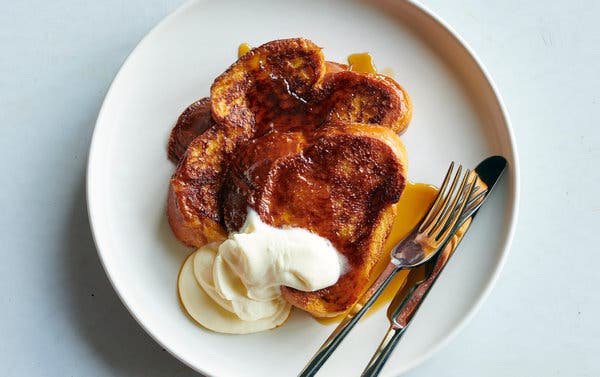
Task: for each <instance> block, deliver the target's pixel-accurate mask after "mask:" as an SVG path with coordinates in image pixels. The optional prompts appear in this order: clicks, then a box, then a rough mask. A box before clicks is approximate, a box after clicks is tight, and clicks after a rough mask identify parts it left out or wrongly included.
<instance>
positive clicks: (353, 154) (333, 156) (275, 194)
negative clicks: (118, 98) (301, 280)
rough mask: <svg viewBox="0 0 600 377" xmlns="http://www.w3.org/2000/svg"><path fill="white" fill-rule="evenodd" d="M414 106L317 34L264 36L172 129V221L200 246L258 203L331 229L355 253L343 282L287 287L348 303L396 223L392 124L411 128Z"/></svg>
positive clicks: (324, 307)
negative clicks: (334, 57) (340, 59)
mask: <svg viewBox="0 0 600 377" xmlns="http://www.w3.org/2000/svg"><path fill="white" fill-rule="evenodd" d="M209 106H210V114H208V113H209V111H208V109H207V108H208V107H209ZM411 111H412V110H411V104H410V100H409V97H408V96H407V95H406V93H405V92H404V90H403V89H402V88H401V87H400V86H399V85H398V84H397V83H395V81H393V80H392V79H389V78H386V77H384V76H380V75H372V74H361V73H356V72H351V71H348V66H346V65H344V64H338V63H333V62H326V61H325V60H324V58H323V55H322V52H321V49H320V48H319V47H318V46H316V45H315V44H313V43H312V42H310V41H308V40H305V39H285V40H278V41H273V42H269V43H267V44H264V45H262V46H260V47H257V48H255V49H253V50H251V51H249V52H248V53H246V54H244V55H243V56H242V57H240V58H239V59H238V61H237V62H235V63H234V64H233V65H232V66H231V67H230V68H229V69H228V70H227V71H225V72H224V73H223V74H222V75H221V76H219V77H218V78H217V79H215V81H214V83H213V85H212V87H211V96H210V101H209V102H207V100H206V99H202V100H200V101H198V102H196V103H194V104H192V105H191V106H190V107H189V108H188V109H187V110H186V111H185V112H184V113H183V114H182V115H181V117H180V119H179V120H178V122H177V124H176V126H175V129H174V130H173V132H172V135H171V140H170V141H169V158H171V160H173V161H177V160H180V162H179V165H178V166H177V169H176V171H175V173H174V174H173V176H172V177H171V181H170V187H169V195H168V200H167V215H168V218H169V224H170V226H171V228H172V229H173V232H174V233H175V235H176V236H177V238H178V239H180V240H181V241H182V242H184V243H186V244H188V245H190V246H196V247H200V246H202V245H204V244H206V243H208V242H214V241H221V240H223V239H225V238H226V237H227V232H228V231H233V230H237V229H239V227H240V226H241V225H242V223H243V222H244V219H245V217H246V209H247V207H248V206H251V207H253V208H254V209H256V211H257V212H258V213H259V215H260V216H261V218H262V219H263V221H265V222H267V223H269V224H271V225H274V226H300V227H304V228H307V229H309V230H311V231H313V232H315V233H317V234H320V235H322V236H324V237H326V238H328V239H330V240H331V241H332V243H333V244H334V245H335V246H336V248H338V250H339V251H340V252H341V253H343V254H344V255H345V256H346V258H347V260H348V266H347V267H348V269H347V272H346V274H344V275H343V276H342V277H341V278H340V280H339V281H338V283H336V284H335V285H334V286H332V287H329V288H326V289H323V290H320V291H317V292H300V291H296V290H293V289H290V288H283V289H282V292H283V294H284V296H285V297H286V299H287V300H288V301H290V302H291V303H292V304H293V305H295V306H297V307H300V308H302V309H304V310H307V311H309V312H311V313H313V314H314V315H316V316H332V315H335V314H337V313H340V312H343V311H344V310H345V309H346V308H347V307H349V306H350V305H351V304H352V303H353V302H354V301H355V300H356V298H357V297H358V295H359V294H360V293H361V291H362V290H363V289H364V288H365V287H364V285H365V284H366V282H367V280H368V276H369V274H370V271H371V268H372V266H373V265H374V264H375V262H376V261H377V259H378V258H379V255H380V252H381V247H382V245H383V242H384V241H385V239H386V237H387V235H388V233H389V229H390V226H391V223H392V219H393V216H394V211H395V203H396V202H397V201H398V199H399V197H400V194H401V192H402V190H403V187H404V180H405V177H406V153H405V151H404V148H403V146H402V144H401V142H400V141H399V139H398V137H397V135H395V133H394V132H402V131H404V129H405V128H406V126H407V125H408V122H409V120H410V116H411ZM186 113H187V114H186ZM188 144H189V145H188ZM186 146H187V149H185V148H186ZM184 149H185V153H182V151H183V150H184Z"/></svg>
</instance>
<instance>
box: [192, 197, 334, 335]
mask: <svg viewBox="0 0 600 377" xmlns="http://www.w3.org/2000/svg"><path fill="white" fill-rule="evenodd" d="M343 266H344V258H343V256H342V255H340V254H339V253H338V252H337V250H336V249H335V247H334V246H333V245H332V244H331V242H330V241H329V240H327V239H326V238H324V237H321V236H319V235H317V234H315V233H311V232H310V231H308V230H306V229H303V228H291V227H290V228H275V227H272V226H270V225H268V224H265V223H264V222H262V221H261V219H260V217H259V215H258V214H257V213H256V211H254V210H253V209H250V208H249V209H248V214H247V217H246V221H245V223H244V225H243V226H242V228H241V229H240V231H239V232H238V233H232V234H230V235H229V238H228V239H227V240H225V241H224V242H222V243H221V244H215V243H212V244H208V245H205V246H203V247H201V248H200V249H198V251H197V252H196V256H195V257H194V268H193V270H194V275H195V277H196V280H197V282H198V283H199V285H200V286H201V287H202V288H203V290H204V291H205V292H206V294H207V295H208V296H210V297H211V298H212V300H213V301H214V302H215V303H217V304H218V305H219V306H220V307H221V308H223V309H225V310H227V311H228V312H231V313H234V314H235V315H236V316H237V317H239V319H241V320H243V321H257V320H261V319H266V318H271V317H278V318H280V317H281V312H282V311H283V310H286V309H287V311H288V312H289V310H290V305H289V304H288V303H287V302H286V301H285V300H284V299H283V297H282V296H281V291H280V287H281V286H282V285H284V286H287V287H292V288H295V289H298V290H301V291H316V290H319V289H322V288H326V287H329V286H331V285H333V284H335V283H336V282H337V280H338V279H339V277H340V275H341V274H342V273H343ZM286 317H287V316H286ZM207 327H209V328H210V326H207Z"/></svg>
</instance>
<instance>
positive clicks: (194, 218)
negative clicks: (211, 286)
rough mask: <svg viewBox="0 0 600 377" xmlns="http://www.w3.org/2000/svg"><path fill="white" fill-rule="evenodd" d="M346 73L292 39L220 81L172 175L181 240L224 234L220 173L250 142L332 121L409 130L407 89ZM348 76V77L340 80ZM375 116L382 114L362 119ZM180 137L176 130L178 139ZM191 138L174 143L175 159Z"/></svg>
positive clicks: (171, 202)
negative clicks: (202, 125) (207, 115)
mask: <svg viewBox="0 0 600 377" xmlns="http://www.w3.org/2000/svg"><path fill="white" fill-rule="evenodd" d="M347 68H348V67H347V66H345V65H343V64H338V63H332V62H325V60H324V58H323V54H322V53H321V49H320V48H319V47H318V46H316V45H315V44H314V43H312V42H310V41H308V40H306V39H301V38H295V39H284V40H277V41H272V42H269V43H266V44H264V45H262V46H260V47H257V48H255V49H252V50H251V51H249V52H248V53H246V54H244V55H243V56H242V57H240V58H239V59H238V61H237V62H235V63H234V64H233V65H232V66H231V67H230V68H229V69H228V70H227V71H225V72H224V73H223V74H222V75H221V76H219V77H218V78H217V79H215V81H214V83H213V85H212V87H211V97H210V102H211V114H212V119H213V120H214V122H215V124H214V125H212V126H211V127H210V128H209V129H208V130H206V131H204V132H203V133H201V134H199V136H198V137H197V138H195V139H194V140H193V141H192V142H191V143H190V144H189V146H188V148H187V150H186V153H185V154H184V156H183V157H181V162H180V164H179V165H178V167H177V170H176V171H175V173H174V174H173V176H172V178H171V183H170V187H169V195H168V200H167V214H168V218H169V224H170V225H171V228H172V229H173V232H174V233H175V235H176V236H177V238H179V239H180V240H181V241H182V242H184V243H186V244H188V245H191V246H202V245H203V244H205V243H207V242H212V241H218V240H221V239H223V238H224V237H225V236H226V233H225V230H224V228H223V221H222V218H221V214H220V211H219V200H218V192H219V190H220V187H221V184H222V181H223V173H224V171H225V170H226V168H227V165H228V164H229V161H230V159H231V156H232V155H233V154H234V152H235V150H236V148H237V147H238V146H239V145H241V144H243V143H244V142H246V141H248V140H250V139H252V138H255V137H258V136H260V135H262V134H264V133H266V132H271V131H272V130H279V131H283V130H294V129H296V130H299V129H301V130H308V129H312V128H317V127H320V126H322V124H323V123H324V122H327V121H328V120H331V119H338V120H340V121H346V120H353V121H360V122H365V123H370V122H373V123H375V124H379V125H381V126H385V127H390V128H392V129H395V130H399V129H401V128H402V127H405V123H406V122H407V120H408V119H409V118H410V113H411V108H410V101H409V99H408V96H406V95H404V92H402V93H403V96H400V92H401V91H399V90H398V89H397V88H398V86H397V84H394V83H392V82H393V80H391V81H386V80H381V79H380V78H378V76H377V75H362V76H361V74H353V72H348V71H347ZM348 73H350V74H351V75H350V78H344V77H345V76H344V77H342V78H340V79H335V77H336V76H337V75H341V74H348ZM357 75H358V76H357ZM355 76H357V77H355ZM360 77H362V79H361V78H360ZM386 82H387V83H388V85H387V86H386V84H385V83H386ZM353 90H357V91H358V90H361V94H360V99H361V101H360V103H359V104H358V105H357V106H348V105H346V104H348V103H352V101H351V99H352V98H354V96H355V93H354V92H353ZM369 95H372V96H373V98H374V99H380V98H383V99H385V106H382V107H381V108H380V109H379V110H377V109H375V110H374V107H373V105H372V104H369V103H368V98H369ZM394 95H396V96H397V97H394ZM192 106H193V105H192ZM372 113H373V114H375V113H376V114H377V115H376V116H371V115H370V116H368V117H366V116H365V115H364V114H372ZM182 116H183V115H182ZM184 119H186V117H184ZM398 119H400V121H398ZM206 122H209V121H208V120H206ZM388 122H390V123H388ZM179 123H180V122H178V124H179ZM183 123H185V122H183ZM185 124H187V123H185ZM176 128H177V126H176ZM182 128H183V127H182ZM189 128H190V129H192V128H193V127H189ZM185 129H186V130H187V129H188V128H185ZM178 132H179V131H176V130H174V133H175V135H178ZM179 133H181V132H179ZM186 135H187V134H186ZM189 139H190V137H187V136H186V137H181V138H175V140H177V141H176V142H175V141H174V142H173V144H174V145H177V146H178V148H173V149H177V151H174V152H173V153H172V155H173V158H172V159H173V160H177V157H178V156H179V152H178V151H179V150H180V149H181V148H182V147H183V146H184V145H185V142H188V141H189ZM181 140H185V141H181Z"/></svg>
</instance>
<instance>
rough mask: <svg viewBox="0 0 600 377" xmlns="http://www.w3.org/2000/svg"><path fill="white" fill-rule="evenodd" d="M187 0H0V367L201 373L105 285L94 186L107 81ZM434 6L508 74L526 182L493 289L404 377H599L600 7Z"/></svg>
mask: <svg viewBox="0 0 600 377" xmlns="http://www.w3.org/2000/svg"><path fill="white" fill-rule="evenodd" d="M178 3H179V0H135V1H118V0H110V1H85V2H84V1H77V0H60V1H59V0H57V1H41V0H40V1H32V0H28V1H11V2H6V3H3V4H2V7H1V8H2V10H1V11H0V161H2V171H1V174H0V187H1V189H0V190H1V191H0V229H1V232H0V247H1V250H2V254H1V255H2V261H1V262H0V375H2V376H131V375H144V376H191V375H193V372H192V371H191V370H190V369H189V368H187V367H186V366H184V365H182V364H181V363H179V362H178V361H177V360H175V359H174V358H173V357H171V356H170V355H169V354H168V353H167V352H166V351H164V350H162V349H161V348H160V346H158V345H157V344H156V343H154V342H153V341H152V340H151V339H150V337H149V336H148V335H147V334H146V333H145V332H144V331H143V330H142V329H141V328H140V327H139V326H138V325H137V324H136V322H135V321H134V320H133V319H132V317H131V316H130V315H129V314H128V312H127V311H126V310H125V308H124V307H123V305H122V304H121V302H120V301H119V299H118V298H117V296H116V294H115V293H114V292H113V290H112V288H111V287H110V285H109V283H108V280H107V278H106V276H105V274H104V271H103V270H102V267H101V266H100V263H99V260H98V257H97V255H96V250H95V247H94V244H93V242H92V236H91V233H90V229H89V224H88V219H87V213H86V208H85V185H84V176H85V164H86V158H87V153H88V146H89V142H90V138H91V134H92V130H93V126H94V122H95V119H96V115H97V112H98V110H99V107H100V104H101V102H102V99H103V97H104V95H105V93H106V90H107V88H108V86H109V84H110V82H111V80H112V79H113V77H114V75H115V74H116V72H117V71H118V69H119V67H120V65H121V64H122V62H123V60H124V59H125V57H126V56H127V55H128V54H129V52H130V51H131V50H132V49H133V47H134V46H135V45H136V44H137V42H138V41H139V40H140V38H141V37H142V36H143V35H144V34H145V33H146V32H147V31H148V30H149V29H150V28H151V27H152V26H154V25H155V24H156V23H157V22H158V21H159V20H160V19H162V18H163V17H164V16H165V15H167V14H168V13H169V12H170V11H172V10H173V9H175V8H176V7H177V6H178ZM424 3H425V4H426V5H427V6H428V7H430V8H431V9H432V10H433V11H435V12H436V13H437V14H438V15H440V16H441V17H442V18H444V19H445V20H446V21H447V22H448V23H449V24H450V25H452V26H453V27H454V28H455V29H456V30H457V31H458V32H459V33H460V34H461V35H462V37H463V38H464V39H465V40H466V41H467V43H469V44H470V45H471V47H473V49H474V50H475V51H476V53H477V54H478V55H479V57H480V58H481V60H482V62H483V63H484V64H485V65H486V66H487V68H488V69H489V71H490V73H491V74H492V77H493V78H494V79H495V81H496V84H497V86H498V88H499V90H500V92H501V94H502V95H503V97H504V100H505V103H506V106H507V108H508V111H509V113H510V117H511V119H512V122H513V127H514V130H515V134H516V138H517V144H518V151H519V155H520V162H521V169H522V170H521V174H522V175H521V178H522V190H521V211H520V216H519V225H518V229H517V232H516V236H515V239H514V242H513V246H512V250H511V254H510V256H509V258H508V262H507V264H506V266H505V268H504V271H503V273H502V275H501V277H500V279H499V281H498V284H497V285H496V287H495V288H494V290H493V291H492V294H491V295H490V297H489V298H488V299H487V301H486V302H485V303H484V305H483V308H482V309H481V310H480V311H479V313H478V314H477V315H476V316H475V318H474V319H473V320H472V321H471V322H470V323H469V324H468V325H467V326H466V328H465V329H464V330H463V331H462V332H461V333H460V334H459V335H458V336H456V337H455V338H454V339H453V340H452V341H451V342H450V343H449V345H448V346H447V347H445V348H444V349H443V350H441V351H440V352H438V353H437V354H435V355H434V357H432V358H431V359H430V360H428V361H427V362H426V363H424V364H422V365H421V366H419V367H418V368H416V369H414V370H412V371H411V372H410V373H408V374H407V375H408V376H410V377H420V376H461V377H462V376H598V375H600V363H599V362H598V360H597V354H598V353H600V299H599V294H598V293H597V292H598V289H599V287H600V272H598V270H597V268H598V266H600V247H598V243H597V240H596V237H597V236H598V235H599V233H600V189H599V186H600V168H599V167H598V165H599V164H600V19H599V16H600V2H597V1H594V0H587V1H583V0H582V1H557V0H547V1H544V2H536V1H531V2H524V1H518V0H510V1H507V0H503V1H500V0H496V1H480V0H460V1H458V0H455V1H445V0H426V1H424ZM577 258H581V260H580V261H578V260H577Z"/></svg>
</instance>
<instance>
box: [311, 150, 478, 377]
mask: <svg viewBox="0 0 600 377" xmlns="http://www.w3.org/2000/svg"><path fill="white" fill-rule="evenodd" d="M453 171H454V162H452V163H451V164H450V167H449V168H448V172H447V173H446V176H445V177H444V181H443V183H442V185H441V187H440V189H439V191H438V194H437V196H436V198H435V200H434V202H433V204H432V205H431V208H430V209H429V211H428V213H427V215H425V217H424V218H423V220H422V221H421V222H420V223H419V225H417V226H416V227H415V228H414V229H413V230H412V231H411V232H410V233H409V234H408V236H406V237H405V238H404V239H403V240H402V241H400V242H399V243H398V244H397V245H396V246H395V247H394V248H393V249H392V251H391V262H390V263H389V264H388V265H387V267H386V268H385V269H384V270H383V272H382V273H381V274H380V275H379V277H378V278H377V280H375V282H374V283H373V284H372V285H371V286H370V287H369V288H368V289H367V291H366V292H365V293H364V294H363V295H362V296H361V297H360V298H359V299H358V301H357V302H356V303H355V304H354V305H353V306H352V308H350V310H349V311H348V313H347V314H346V317H345V318H344V319H343V320H342V322H340V324H339V325H338V326H337V327H336V328H335V330H334V331H333V332H332V333H331V335H330V336H329V337H328V338H327V340H326V341H325V342H324V343H323V344H322V345H321V347H320V348H319V350H318V351H317V352H316V353H315V355H314V356H313V357H312V359H311V360H310V361H309V362H308V363H307V364H306V366H305V367H304V369H303V370H302V372H300V374H299V376H301V377H307V376H314V375H315V373H317V371H318V370H319V369H320V368H321V366H323V364H324V363H325V361H327V359H329V357H330V356H331V354H332V353H333V352H334V351H335V349H336V348H337V347H338V345H339V344H340V343H341V342H342V340H343V339H344V338H345V337H346V335H348V333H349V332H350V330H352V328H353V327H354V326H355V325H356V323H357V322H358V321H359V320H360V318H362V316H363V315H364V314H365V313H366V312H367V310H368V309H369V308H370V307H371V305H373V303H374V302H375V300H376V299H377V297H379V295H380V294H381V292H382V291H383V290H384V289H385V287H387V286H388V284H389V283H390V282H391V281H392V279H393V278H394V276H396V274H397V273H398V272H399V271H401V270H404V269H409V268H414V267H417V266H420V265H422V264H423V263H425V262H427V261H428V260H429V259H430V258H432V257H433V256H434V255H435V254H436V252H437V251H439V250H440V248H441V246H442V245H443V244H444V243H445V242H446V240H448V239H449V238H450V237H451V236H452V235H453V234H454V232H455V231H456V227H455V226H456V224H457V222H458V220H459V218H460V217H461V216H462V214H463V212H464V210H465V205H466V203H467V200H466V198H470V197H471V194H472V192H473V189H474V187H475V182H476V174H475V173H474V172H472V171H470V170H468V169H467V170H466V172H465V174H464V176H462V179H461V173H462V166H460V165H459V167H458V169H457V172H456V174H455V175H454V178H453V179H452V183H450V178H451V177H452V173H453ZM459 182H460V184H459ZM448 186H449V187H448Z"/></svg>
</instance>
